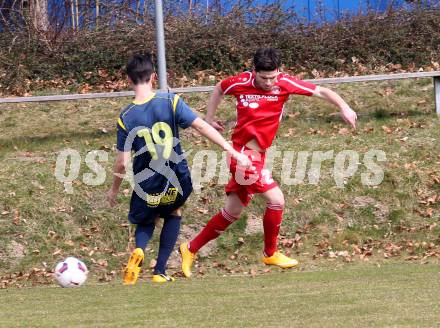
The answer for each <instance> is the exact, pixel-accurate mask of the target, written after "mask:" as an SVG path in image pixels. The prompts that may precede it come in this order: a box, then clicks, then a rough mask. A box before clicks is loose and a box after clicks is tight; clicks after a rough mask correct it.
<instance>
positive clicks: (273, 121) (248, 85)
mask: <svg viewBox="0 0 440 328" xmlns="http://www.w3.org/2000/svg"><path fill="white" fill-rule="evenodd" d="M220 86H221V89H222V91H223V94H225V95H233V96H235V98H236V99H237V122H236V125H235V128H234V132H233V133H232V141H233V142H234V143H237V144H240V145H246V144H247V143H248V142H249V141H250V140H252V139H254V138H255V139H256V140H257V141H258V144H259V145H260V147H261V148H262V149H266V148H269V147H270V145H271V144H272V141H273V139H274V138H275V134H276V133H277V130H278V126H279V124H280V120H281V116H282V114H283V108H284V104H285V103H286V101H287V100H288V99H289V95H291V94H297V95H304V96H312V95H313V93H314V92H315V89H316V85H314V84H312V83H308V82H304V81H301V80H299V79H297V78H296V77H294V76H291V75H288V74H284V73H280V74H279V75H278V76H277V79H276V82H275V85H274V87H273V88H272V90H271V91H265V90H262V89H259V88H257V87H256V86H255V73H254V72H244V73H241V74H239V75H236V76H232V77H229V78H227V79H225V80H223V81H222V82H221V83H220Z"/></svg>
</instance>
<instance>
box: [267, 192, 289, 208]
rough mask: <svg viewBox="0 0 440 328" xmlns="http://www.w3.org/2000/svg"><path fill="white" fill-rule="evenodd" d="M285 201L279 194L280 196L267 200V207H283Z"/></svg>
mask: <svg viewBox="0 0 440 328" xmlns="http://www.w3.org/2000/svg"><path fill="white" fill-rule="evenodd" d="M284 205H285V201H284V196H282V195H281V197H277V198H275V199H271V200H270V201H268V202H267V207H271V206H272V207H276V208H280V209H284Z"/></svg>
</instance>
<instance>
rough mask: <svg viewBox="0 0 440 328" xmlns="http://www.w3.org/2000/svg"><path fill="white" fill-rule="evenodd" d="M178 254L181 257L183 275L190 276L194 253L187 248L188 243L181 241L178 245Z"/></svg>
mask: <svg viewBox="0 0 440 328" xmlns="http://www.w3.org/2000/svg"><path fill="white" fill-rule="evenodd" d="M179 252H180V256H181V257H182V272H183V274H184V275H185V277H187V278H189V277H191V267H192V265H193V262H194V260H195V258H196V254H194V253H191V252H190V250H189V249H188V243H183V244H181V245H180V247H179Z"/></svg>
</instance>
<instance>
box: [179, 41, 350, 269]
mask: <svg viewBox="0 0 440 328" xmlns="http://www.w3.org/2000/svg"><path fill="white" fill-rule="evenodd" d="M280 66H281V56H280V52H279V51H278V50H276V49H273V48H261V49H258V50H257V52H256V53H255V55H254V70H253V71H252V72H245V73H241V74H239V75H236V76H232V77H229V78H227V79H225V80H223V81H221V82H220V83H218V84H217V85H216V86H215V88H214V92H213V94H212V96H211V99H210V101H209V103H208V111H207V115H206V121H207V122H208V123H210V124H211V125H212V126H213V127H214V128H216V129H217V130H219V131H223V127H222V126H221V125H220V123H219V122H217V121H216V120H215V118H214V116H215V112H216V110H217V108H218V106H219V104H220V102H221V100H222V98H223V96H224V95H231V96H234V97H235V98H236V100H237V122H236V125H235V128H234V131H233V134H232V143H233V147H234V149H235V150H237V151H239V152H242V153H244V154H246V155H247V156H248V157H249V158H250V159H251V160H252V164H253V166H252V167H251V168H248V169H246V170H245V169H243V168H240V167H239V166H237V162H236V160H234V159H228V164H229V168H230V171H231V173H232V177H231V179H230V181H229V183H228V184H227V185H226V187H225V191H226V194H227V197H226V202H225V206H224V208H223V209H222V210H221V211H220V212H219V213H217V214H216V215H214V216H213V217H212V218H211V219H210V220H209V221H208V223H207V224H206V226H205V227H204V228H203V229H202V231H201V232H200V233H199V234H198V235H197V236H196V237H195V238H194V239H193V240H191V241H189V242H187V243H183V244H181V245H180V249H179V250H180V253H181V256H182V271H183V273H184V275H185V276H186V277H190V276H191V266H192V264H193V261H194V259H195V255H196V253H197V252H198V250H199V249H200V248H201V247H203V246H204V245H205V244H206V243H208V242H209V241H210V240H213V239H215V238H217V237H218V236H219V235H220V234H221V233H222V232H223V231H225V229H226V228H227V227H228V226H229V225H230V224H231V223H233V222H235V221H236V220H238V219H239V218H240V215H241V213H242V211H243V209H244V208H245V207H246V206H247V205H248V203H249V201H250V200H251V198H252V196H253V195H254V194H261V195H262V196H263V197H264V198H265V199H266V202H267V207H266V211H265V213H264V218H263V228H264V251H263V263H265V264H267V265H276V266H279V267H281V268H291V267H294V266H296V265H298V261H297V260H295V259H292V258H289V257H287V256H286V255H284V254H282V253H281V252H279V251H278V250H277V237H278V233H279V229H280V225H281V221H282V215H283V209H284V196H283V193H282V191H281V189H280V188H279V187H278V185H277V183H276V182H275V181H274V180H273V179H272V177H271V175H270V172H269V171H267V170H265V169H264V161H265V151H266V149H267V148H269V147H270V146H271V144H272V141H273V139H274V138H275V135H276V132H277V130H278V127H279V123H280V120H281V116H282V114H283V108H284V104H285V103H286V101H287V100H288V99H289V96H290V95H292V94H295V95H304V96H317V97H320V98H323V99H324V100H326V101H328V102H330V103H332V104H334V105H336V106H337V107H339V109H340V111H341V116H342V118H343V119H344V121H346V122H347V123H348V124H350V125H351V126H352V127H353V128H355V127H356V119H357V117H356V113H355V112H354V111H353V110H352V109H351V108H350V107H349V106H348V105H347V103H346V102H345V101H344V100H343V99H342V98H341V97H340V96H339V95H338V94H336V93H335V92H333V91H331V90H329V89H327V88H323V87H319V86H316V85H314V84H312V83H308V82H304V81H301V80H299V79H297V78H295V77H293V76H290V75H288V74H284V73H281V72H280V70H279V69H280Z"/></svg>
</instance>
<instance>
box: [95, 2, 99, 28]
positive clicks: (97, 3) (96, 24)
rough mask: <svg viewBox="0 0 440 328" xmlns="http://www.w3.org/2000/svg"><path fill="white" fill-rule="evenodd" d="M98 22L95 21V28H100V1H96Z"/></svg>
mask: <svg viewBox="0 0 440 328" xmlns="http://www.w3.org/2000/svg"><path fill="white" fill-rule="evenodd" d="M95 3H96V21H95V27H96V28H98V25H99V24H98V23H99V0H96V2H95Z"/></svg>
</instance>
